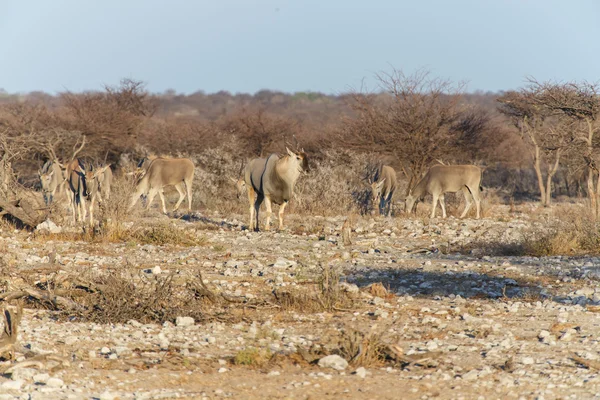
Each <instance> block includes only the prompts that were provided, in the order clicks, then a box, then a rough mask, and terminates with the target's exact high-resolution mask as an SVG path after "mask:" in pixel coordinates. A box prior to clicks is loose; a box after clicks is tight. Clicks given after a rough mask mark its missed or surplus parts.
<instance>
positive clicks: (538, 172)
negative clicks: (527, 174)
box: [533, 145, 548, 207]
mask: <svg viewBox="0 0 600 400" xmlns="http://www.w3.org/2000/svg"><path fill="white" fill-rule="evenodd" d="M533 159H534V164H533V165H534V168H535V175H536V176H537V180H538V186H539V188H540V199H541V201H542V205H543V206H544V207H546V206H547V205H548V204H546V188H545V186H544V177H543V176H542V165H541V161H540V147H539V146H537V145H536V146H535V154H534V156H533Z"/></svg>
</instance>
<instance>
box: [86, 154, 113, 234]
mask: <svg viewBox="0 0 600 400" xmlns="http://www.w3.org/2000/svg"><path fill="white" fill-rule="evenodd" d="M107 171H110V164H109V165H104V166H102V167H97V168H94V166H93V165H92V164H88V165H87V166H85V174H84V177H83V179H84V187H85V192H83V193H80V194H82V195H83V199H82V202H81V203H82V205H83V222H84V223H85V218H86V211H88V212H89V225H90V226H93V225H94V206H95V205H96V199H97V200H98V201H99V202H102V201H103V199H102V195H101V192H102V188H101V182H102V181H104V182H105V183H106V180H107V179H108V178H106V176H107ZM109 175H110V176H111V177H112V172H110V174H109ZM106 194H107V193H105V195H106ZM108 195H109V196H110V194H108ZM85 200H87V210H86V202H85ZM106 200H107V199H106Z"/></svg>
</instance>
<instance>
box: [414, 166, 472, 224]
mask: <svg viewBox="0 0 600 400" xmlns="http://www.w3.org/2000/svg"><path fill="white" fill-rule="evenodd" d="M482 173H483V170H482V169H481V168H479V167H477V166H475V165H434V166H433V167H431V168H429V171H427V174H425V176H424V177H423V178H422V179H421V180H420V181H419V182H418V183H417V184H416V185H415V187H413V188H412V190H411V191H410V192H409V194H408V196H407V197H406V200H405V207H406V208H405V209H406V212H412V211H413V209H416V204H417V202H418V201H420V200H422V199H423V197H425V195H427V194H428V193H429V194H431V195H432V196H433V206H432V208H431V218H435V209H436V207H437V203H438V200H439V202H440V206H441V207H442V216H443V217H444V218H446V204H445V203H444V193H448V192H450V193H455V192H458V191H459V190H462V191H463V193H464V194H465V201H466V203H467V204H466V206H465V210H464V211H463V213H462V214H461V216H460V217H461V218H464V217H465V216H466V215H467V212H468V211H469V209H470V208H471V205H472V201H471V197H472V198H473V200H474V201H475V206H476V207H477V219H479V214H480V210H481V201H480V198H479V195H480V190H481V186H480V185H481V176H482Z"/></svg>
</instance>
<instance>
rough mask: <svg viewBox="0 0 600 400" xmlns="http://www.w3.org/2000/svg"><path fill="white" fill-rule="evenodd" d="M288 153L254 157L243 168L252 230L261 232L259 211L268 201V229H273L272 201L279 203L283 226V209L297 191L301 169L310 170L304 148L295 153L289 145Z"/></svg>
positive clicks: (280, 220) (280, 219) (303, 170)
mask: <svg viewBox="0 0 600 400" xmlns="http://www.w3.org/2000/svg"><path fill="white" fill-rule="evenodd" d="M286 150H287V154H286V155H284V156H281V157H279V156H277V155H276V154H271V155H270V156H269V157H268V158H255V159H254V160H252V161H250V162H249V163H248V165H247V166H246V169H245V171H244V181H245V183H246V188H247V190H248V201H249V202H250V225H249V229H250V230H256V231H258V230H259V229H258V212H259V210H260V206H261V204H262V203H263V201H264V202H265V205H266V208H267V219H266V222H265V230H266V231H268V230H269V229H270V224H271V213H272V211H271V204H272V203H275V204H278V205H279V230H282V229H283V212H284V210H285V206H286V205H287V204H288V202H289V201H290V199H291V198H292V196H293V194H294V186H295V185H296V181H297V180H298V177H299V176H300V174H301V173H302V172H308V171H309V170H310V168H309V166H308V157H307V155H306V153H304V151H299V152H293V151H291V150H290V149H288V148H287V147H286Z"/></svg>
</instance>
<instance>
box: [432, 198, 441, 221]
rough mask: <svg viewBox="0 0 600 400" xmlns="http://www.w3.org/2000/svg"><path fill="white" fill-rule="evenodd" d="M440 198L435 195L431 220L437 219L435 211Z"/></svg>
mask: <svg viewBox="0 0 600 400" xmlns="http://www.w3.org/2000/svg"><path fill="white" fill-rule="evenodd" d="M438 197H439V195H438V194H434V195H433V205H432V206H431V218H435V209H436V207H437V203H438Z"/></svg>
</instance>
